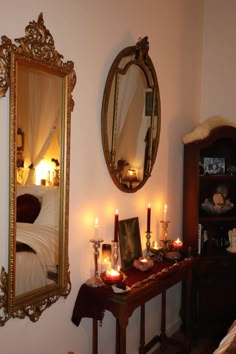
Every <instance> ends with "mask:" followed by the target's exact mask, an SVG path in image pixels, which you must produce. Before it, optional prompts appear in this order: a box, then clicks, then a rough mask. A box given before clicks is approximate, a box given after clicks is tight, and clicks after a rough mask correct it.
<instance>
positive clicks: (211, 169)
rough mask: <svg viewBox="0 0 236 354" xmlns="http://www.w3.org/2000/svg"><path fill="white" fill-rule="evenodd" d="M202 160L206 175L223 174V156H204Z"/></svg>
mask: <svg viewBox="0 0 236 354" xmlns="http://www.w3.org/2000/svg"><path fill="white" fill-rule="evenodd" d="M203 161H204V173H205V174H206V175H224V174H225V159H224V158H223V157H204V159H203Z"/></svg>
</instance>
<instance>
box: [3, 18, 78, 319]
mask: <svg viewBox="0 0 236 354" xmlns="http://www.w3.org/2000/svg"><path fill="white" fill-rule="evenodd" d="M15 42H16V44H14V43H12V41H11V40H10V39H8V38H7V37H6V36H3V37H2V45H1V53H2V57H0V60H1V64H2V66H1V68H2V71H1V73H0V75H1V77H2V78H4V79H3V80H1V96H4V95H5V93H6V91H7V90H8V87H10V210H9V218H10V220H9V265H8V275H7V279H8V284H7V287H8V292H7V294H4V295H6V297H7V301H6V304H7V308H6V309H5V319H8V318H9V317H11V316H12V317H18V318H24V317H25V316H28V317H29V318H30V320H31V321H34V322H35V321H37V320H38V319H39V317H40V315H41V313H42V312H43V311H44V310H45V309H46V308H47V307H49V306H51V305H52V304H53V303H54V302H55V301H57V299H58V298H59V297H60V296H63V297H67V296H68V294H69V292H70V287H71V286H70V277H69V263H68V217H69V216H68V213H69V211H68V198H69V159H70V150H69V149H70V119H71V112H72V110H73V106H74V102H73V99H72V91H73V89H74V86H75V83H76V74H75V71H74V64H73V62H71V61H68V62H65V63H64V62H63V61H62V58H63V57H62V55H61V54H59V53H58V52H57V51H56V50H55V46H54V40H53V37H52V36H51V34H50V32H49V31H48V30H47V29H46V27H45V25H44V20H43V15H42V13H41V14H40V15H39V17H38V21H37V22H35V21H32V22H30V23H29V25H28V26H27V27H26V35H25V37H23V38H19V39H16V40H15ZM3 56H4V57H3ZM3 61H4V63H3ZM3 274H4V275H6V273H5V272H4V273H3ZM3 279H4V278H3V276H2V278H1V283H2V280H3ZM1 289H2V291H3V292H4V291H5V290H4V289H3V287H2V286H1ZM0 319H1V318H0ZM4 321H5V320H4V319H3V320H2V322H4ZM3 324H4V323H3Z"/></svg>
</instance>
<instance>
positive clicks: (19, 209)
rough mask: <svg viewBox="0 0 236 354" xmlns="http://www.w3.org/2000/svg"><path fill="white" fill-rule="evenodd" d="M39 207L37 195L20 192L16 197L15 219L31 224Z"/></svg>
mask: <svg viewBox="0 0 236 354" xmlns="http://www.w3.org/2000/svg"><path fill="white" fill-rule="evenodd" d="M40 209H41V205H40V202H39V200H38V198H37V197H35V196H34V195H32V194H22V195H19V196H18V197H17V199H16V221H17V222H26V223H29V224H33V223H34V221H35V219H36V218H37V216H38V215H39V212H40Z"/></svg>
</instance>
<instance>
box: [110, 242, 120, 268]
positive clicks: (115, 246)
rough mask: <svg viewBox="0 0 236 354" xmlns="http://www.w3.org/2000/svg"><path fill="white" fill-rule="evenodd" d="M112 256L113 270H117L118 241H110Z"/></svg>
mask: <svg viewBox="0 0 236 354" xmlns="http://www.w3.org/2000/svg"><path fill="white" fill-rule="evenodd" d="M112 258H113V267H114V269H115V270H118V258H119V255H118V242H117V241H112Z"/></svg>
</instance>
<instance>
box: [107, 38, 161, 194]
mask: <svg viewBox="0 0 236 354" xmlns="http://www.w3.org/2000/svg"><path fill="white" fill-rule="evenodd" d="M148 52H149V42H148V37H144V38H142V39H140V40H139V41H138V42H137V44H136V45H135V46H131V47H127V48H125V49H123V50H122V51H121V52H120V53H119V54H118V56H117V57H116V59H115V60H114V62H113V64H112V66H111V69H110V71H109V73H108V77H107V81H106V85H105V90H104V96H103V104H102V142H103V150H104V155H105V160H106V164H107V167H108V170H109V172H110V175H111V178H112V180H113V182H114V183H115V185H116V186H117V187H118V188H119V189H120V190H122V191H123V192H128V193H130V192H136V191H137V190H138V189H140V188H141V187H142V186H143V185H144V184H145V183H146V181H147V180H148V178H149V177H150V176H151V171H152V168H153V165H154V162H155V160H156V155H157V150H158V145H159V135H160V127H161V105H160V93H159V86H158V81H157V75H156V71H155V68H154V65H153V63H152V61H151V58H150V56H149V54H148Z"/></svg>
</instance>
